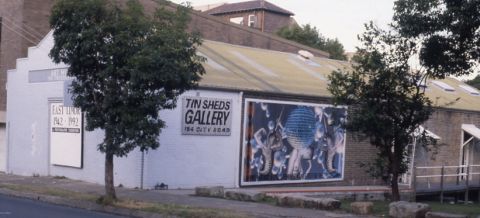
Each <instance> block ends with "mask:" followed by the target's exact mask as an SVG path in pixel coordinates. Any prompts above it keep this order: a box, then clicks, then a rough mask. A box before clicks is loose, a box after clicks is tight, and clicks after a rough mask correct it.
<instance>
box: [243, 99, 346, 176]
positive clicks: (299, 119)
mask: <svg viewBox="0 0 480 218" xmlns="http://www.w3.org/2000/svg"><path fill="white" fill-rule="evenodd" d="M346 116H347V108H346V107H335V106H333V105H324V104H309V103H299V102H285V101H270V100H258V99H246V100H245V122H244V131H243V132H244V136H243V137H244V140H243V148H242V157H243V158H242V166H243V167H242V179H241V184H242V185H261V184H278V183H306V182H321V181H336V180H342V179H343V171H344V162H345V155H344V153H345V135H346V131H345V128H344V125H343V124H344V123H345V119H346Z"/></svg>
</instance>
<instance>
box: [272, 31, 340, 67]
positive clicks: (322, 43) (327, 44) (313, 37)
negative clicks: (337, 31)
mask: <svg viewBox="0 0 480 218" xmlns="http://www.w3.org/2000/svg"><path fill="white" fill-rule="evenodd" d="M277 35H279V36H280V37H282V38H285V39H288V40H292V41H295V42H298V43H300V44H303V45H306V46H310V47H312V48H316V49H319V50H322V51H326V52H328V53H329V54H330V58H332V59H337V60H346V59H347V56H346V55H345V50H344V48H343V45H342V43H340V41H338V39H329V38H325V37H324V36H322V35H321V34H320V33H319V32H318V30H317V28H316V27H312V26H310V24H306V25H303V26H298V25H293V26H291V27H289V26H286V27H283V28H281V29H280V30H279V31H278V32H277Z"/></svg>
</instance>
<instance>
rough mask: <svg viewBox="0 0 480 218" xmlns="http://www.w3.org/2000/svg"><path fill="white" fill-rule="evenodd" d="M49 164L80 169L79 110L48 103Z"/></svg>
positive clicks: (80, 119) (81, 119) (81, 163)
mask: <svg viewBox="0 0 480 218" xmlns="http://www.w3.org/2000/svg"><path fill="white" fill-rule="evenodd" d="M49 112H50V128H49V132H50V164H53V165H59V166H68V167H76V168H82V165H83V162H82V156H83V116H82V111H81V110H80V108H76V107H65V106H63V103H50V110H49Z"/></svg>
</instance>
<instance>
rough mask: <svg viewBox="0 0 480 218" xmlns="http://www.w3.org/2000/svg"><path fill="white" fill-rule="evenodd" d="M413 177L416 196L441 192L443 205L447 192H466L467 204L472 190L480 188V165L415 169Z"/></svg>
mask: <svg viewBox="0 0 480 218" xmlns="http://www.w3.org/2000/svg"><path fill="white" fill-rule="evenodd" d="M412 177H413V181H412V185H413V191H414V192H415V193H414V194H415V195H417V194H418V193H437V192H439V193H440V202H441V203H443V200H444V194H445V192H459V191H460V192H461V191H465V199H464V201H465V203H467V202H468V197H469V191H470V189H472V188H476V189H478V188H480V165H459V166H425V167H415V168H414V170H413V176H412ZM479 198H480V197H479Z"/></svg>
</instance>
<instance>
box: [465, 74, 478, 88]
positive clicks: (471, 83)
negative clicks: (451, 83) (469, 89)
mask: <svg viewBox="0 0 480 218" xmlns="http://www.w3.org/2000/svg"><path fill="white" fill-rule="evenodd" d="M466 83H467V84H468V85H471V86H473V87H475V88H477V89H480V75H478V76H476V77H475V78H473V79H472V80H469V81H467V82H466Z"/></svg>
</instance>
